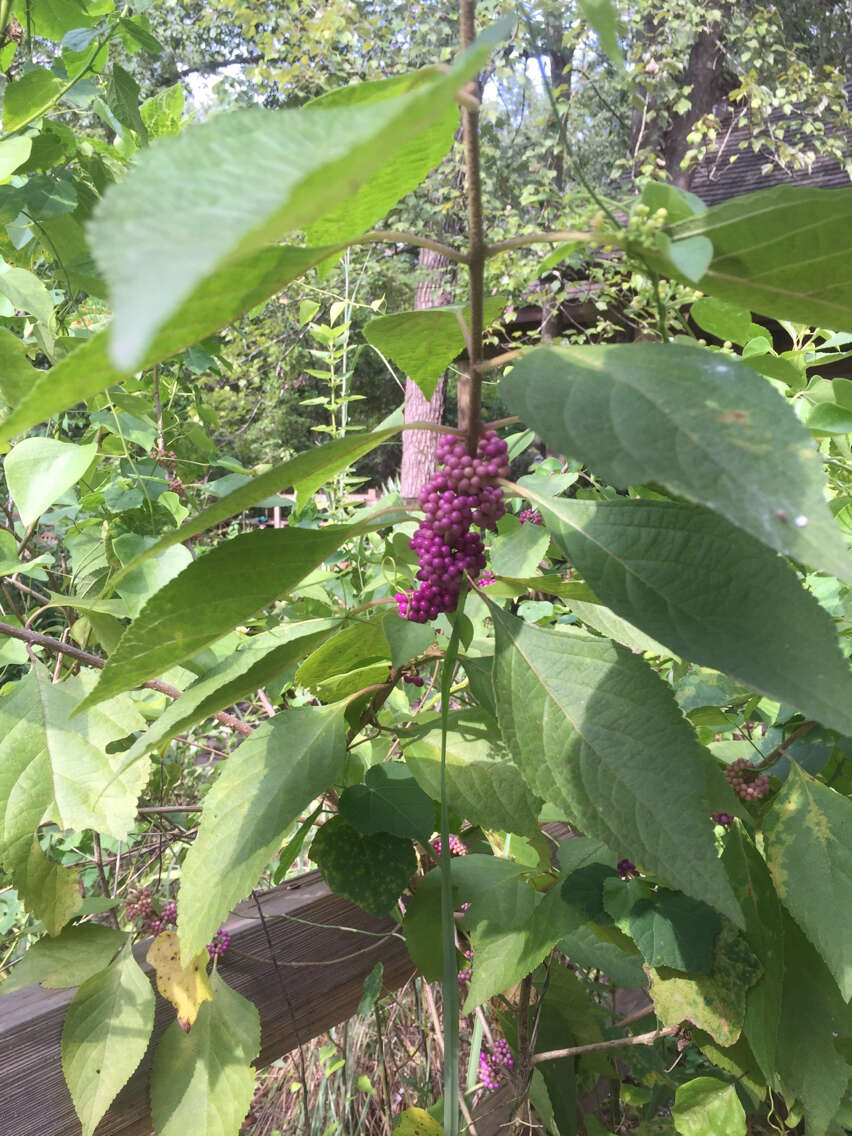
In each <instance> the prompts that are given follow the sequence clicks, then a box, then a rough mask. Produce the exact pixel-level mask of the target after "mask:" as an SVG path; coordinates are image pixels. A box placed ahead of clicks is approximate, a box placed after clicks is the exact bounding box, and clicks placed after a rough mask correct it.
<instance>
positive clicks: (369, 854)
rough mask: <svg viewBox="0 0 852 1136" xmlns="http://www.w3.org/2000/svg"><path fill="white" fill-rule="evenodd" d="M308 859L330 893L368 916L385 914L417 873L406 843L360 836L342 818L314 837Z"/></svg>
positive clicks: (384, 835)
mask: <svg viewBox="0 0 852 1136" xmlns="http://www.w3.org/2000/svg"><path fill="white" fill-rule="evenodd" d="M310 857H311V859H312V860H313V861H314V863H315V864H316V865H317V867H318V868H319V870H320V871H321V872H322V874H323V879H324V880H325V882H326V883H327V884H328V886H329V887H330V888H331V890H332V891H333V892H335V894H337V895H342V896H343V897H344V898H345V899H350V900H352V902H353V903H357V904H358V906H359V907H363V908H364V910H365V911H369V913H370V914H371V915H377V916H381V915H387V914H388V913H389V912H390V911H391V909H392V908H393V906H394V904H395V903H396V901H397V900H398V899H399V897H400V895H401V894H402V892H403V891H404V890H405V888H407V887H408V881H409V879H410V878H411V877H412V876H413V875H414V873H415V872H416V871H417V857H416V856H415V854H414V847H413V845H412V843H411V841H410V840H403V839H401V838H400V837H398V836H390V835H389V834H388V833H386V832H379V833H376V834H374V835H372V836H362V834H361V833H360V832H358V831H357V829H354V828H353V827H352V826H351V825H350V824H348V823H347V821H346V820H345V819H344V818H343V817H342V816H335V817H332V818H331V820H329V821H327V822H326V823H325V824H324V825H323V826H322V828H320V830H319V831H318V832H317V834H316V836H315V837H314V842H313V844H312V845H311V850H310Z"/></svg>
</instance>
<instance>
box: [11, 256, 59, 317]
mask: <svg viewBox="0 0 852 1136" xmlns="http://www.w3.org/2000/svg"><path fill="white" fill-rule="evenodd" d="M0 295H3V296H5V297H6V299H7V300H10V301H11V302H12V303H13V304H14V305H15V307H16V308H18V309H20V310H21V311H22V312H28V313H29V315H31V316H34V317H35V318H36V319H37V320H39V321H40V322H41V323H43V324H45V325H48V324H50V322H51V320H52V319H53V300H52V298H51V295H50V293H49V292H48V290H47V288H45V286H44V284H42V282H41V280H39V278H38V277H37V276H36V275H34V274H33V273H32V272H27V270H26V269H25V268H5V269H3V271H2V272H0Z"/></svg>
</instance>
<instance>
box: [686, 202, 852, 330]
mask: <svg viewBox="0 0 852 1136" xmlns="http://www.w3.org/2000/svg"><path fill="white" fill-rule="evenodd" d="M850 222H852V193H850V192H849V190H848V189H810V188H808V187H805V186H794V185H779V186H775V187H774V188H773V189H761V190H758V191H757V193H747V194H742V195H741V196H739V197H736V198H734V199H732V200H731V201H726V202H724V203H723V204H722V205H713V206H711V207H710V208H709V209H707V210H706V211H705V212H703V213H698V214H696V215H695V216H693V217H690V218H687V219H686V220H683V221H679V222H678V223H677V224H675V225H674V226H672V228H671V229H670V230H669V232H670V235H671V236H672V238H674V239H675V240H677V241H680V240H683V239H684V238H694V237H697V236H702V237H707V238H709V239H710V240H711V241H712V243H713V260H712V262H711V264H710V267H709V268H708V270H707V272H706V273H705V275H704V276H703V277H702V278H701V280H700V281H699V282H698V287H699V288H700V289H701V291H702V292H707V293H709V294H710V295H712V296H718V297H719V298H720V299H722V300H726V301H727V302H728V303H730V304H736V305H739V306H740V307H743V308H747V309H749V310H751V311H757V312H761V313H762V314H763V315H767V316H774V317H775V318H776V319H788V320H794V321H795V322H796V323H804V324H811V325H813V326H816V327H847V326H849V325H850V321H852V302H850V296H849V279H848V274H847V268H848V264H849V258H850V255H852V224H850Z"/></svg>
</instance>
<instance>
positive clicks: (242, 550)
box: [82, 521, 371, 706]
mask: <svg viewBox="0 0 852 1136" xmlns="http://www.w3.org/2000/svg"><path fill="white" fill-rule="evenodd" d="M365 527H366V528H369V527H371V526H370V522H369V521H365V522H364V523H363V524H362V525H357V524H355V525H328V526H326V527H325V528H321V529H297V528H284V529H263V530H261V531H259V532H252V533H243V534H242V535H241V536H237V537H233V538H232V539H231V540H228V541H225V542H224V543H223V544H220V545H218V546H217V547H216V548H214V549H213V550H212V551H211V552H208V553H207V554H206V555H205V556H203V557H201V558H200V559H198V560H195V561H193V563H192V564H190V565H189V567H188V568H185V569H184V571H183V572H181V573H180V575H178V576H176V577H175V578H174V579H173V580H171V581H170V582H169V583H168V584H166V586H165V587H164V588H161V589H160V591H159V592H157V593H156V595H154V596H152V597H151V599H150V600H149V601H148V602H147V603H146V605H145V607H144V608H143V609H142V611H141V612H140V614H139V616H138V617H137V618H136V619H135V620H134V621H133V623H131V625H130V626H129V627H128V628H127V630H126V631H125V632H124V634H123V635H122V637H121V639H120V640H119V643H118V645H117V647H116V648H115V650H114V651H113V653H112V654H111V655H110V657H109V659H108V660H107V664H106V666H105V667H104V669H103V670H102V671H101V676H100V680H99V682H98V685H97V686H96V687H95V689H94V690H93V691H92V693H91V694H90V695H89V697H88V698H87V699H86V700H85V701H84V703H82V706H87V705H93V704H95V703H97V702H100V701H101V700H102V699H104V698H109V697H110V696H111V695H112V694H115V693H117V692H118V691H122V690H129V689H130V688H131V687H134V686H137V685H138V684H139V683H140V682H144V681H145V680H146V679H149V678H152V677H153V676H154V675H159V674H162V673H163V672H164V671H167V670H168V669H169V668H170V667H172V666H174V665H175V664H176V663H179V662H182V660H184V659H188V658H189V657H190V656H192V655H194V654H196V653H197V652H198V651H200V650H201V649H202V647H206V646H207V645H208V644H209V643H213V642H215V640H217V639H219V638H221V637H222V636H223V635H225V634H227V632H228V631H230V630H231V629H232V628H233V627H236V626H238V625H239V624H242V623H245V621H246V620H247V619H250V618H251V616H253V615H254V614H255V613H256V612H258V611H262V610H263V608H265V607H268V606H269V605H270V604H271V603H274V601H275V600H276V599H278V598H279V597H280V596H283V595H286V594H287V592H289V591H290V590H291V589H292V588H293V587H295V585H296V584H297V583H298V582H299V581H300V580H301V579H302V578H303V577H305V576H307V575H308V573H309V572H311V571H313V569H314V568H316V567H318V566H319V565H320V564H321V563H322V562H323V560H325V558H326V557H327V556H328V555H329V554H330V553H332V552H333V551H334V550H335V549H336V548H338V547H339V546H340V545H341V544H343V542H344V541H346V540H348V539H350V538H351V537H353V536H357V535H359V534H360V533H361V532H364V531H365Z"/></svg>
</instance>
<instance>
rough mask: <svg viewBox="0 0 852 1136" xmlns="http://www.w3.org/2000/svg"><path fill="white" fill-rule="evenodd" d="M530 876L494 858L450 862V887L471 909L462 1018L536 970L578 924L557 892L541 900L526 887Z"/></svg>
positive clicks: (467, 917)
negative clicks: (470, 949) (469, 960)
mask: <svg viewBox="0 0 852 1136" xmlns="http://www.w3.org/2000/svg"><path fill="white" fill-rule="evenodd" d="M528 870H529V869H528V868H527V867H526V866H525V865H522V864H516V863H513V862H512V861H510V860H501V859H497V858H495V857H494V856H481V855H473V856H464V857H460V858H458V859H456V860H453V863H452V872H453V884H454V886H455V887H457V888H458V893H459V896H460V897H461V898H462V899H463V900H465V901H467V902H469V903H470V910H469V911H467V912H465V915H464V926H465V927H466V928H467V929H468V931H469V934H470V941H471V946H472V947H473V953H474V959H473V973H472V975H471V980H470V988H469V990H468V994H467V998H466V999H465V1004H464V1007H463V1011H462V1012H463V1013H471V1012H472V1010H473V1009H474V1008H475V1007H476V1006H478V1005H479V1004H480V1003H482V1002H485V1001H487V999H489V998H491V997H493V996H494V995H495V994H499V993H501V992H502V991H504V990H507V989H508V988H509V987H510V986H512V985H514V984H515V983H516V982H519V981H520V980H521V979H522V978H523V977H524V976H525V975H527V974H529V973H530V972H531V971H533V970H535V968H536V967H537V966H538V964H539V963H540V962H541V961H542V959H543V958H544V957H545V955H547V953H548V952H549V951H550V950H552V948H553V947H554V946H555V945H556V943H557V941H558V940H559V939H561V938H562V937H563V936H564V935H567V934H568V933H569V932H570V931H572V930H574V929H575V928H576V927H578V926H579V925H580V923H581V922H582V917H581V915H580V914H579V912H577V911H575V910H574V909H573V908H572V907H570V906H569V905H568V904H567V903H565V901H564V900H563V898H562V896H561V894H560V889H559V888H553V889H552V890H551V891H549V892H548V893H547V895H544V896H543V895H542V894H541V893H540V892H537V891H535V889H534V888H532V887H531V886H530V885H529V884H528V883H526V882H525V881H524V880H523V879H522V878H521V877H522V876H523V875H526V874H527V872H528Z"/></svg>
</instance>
